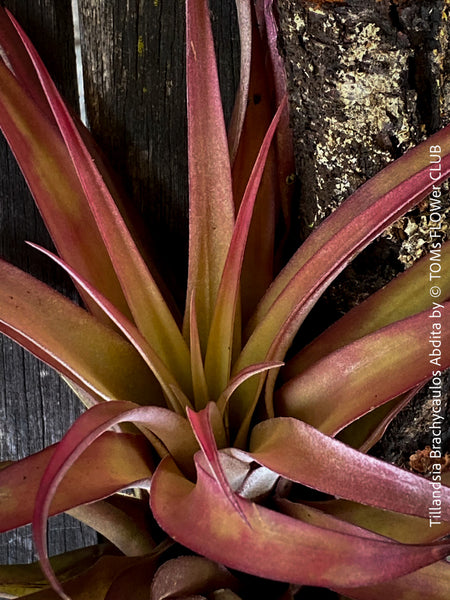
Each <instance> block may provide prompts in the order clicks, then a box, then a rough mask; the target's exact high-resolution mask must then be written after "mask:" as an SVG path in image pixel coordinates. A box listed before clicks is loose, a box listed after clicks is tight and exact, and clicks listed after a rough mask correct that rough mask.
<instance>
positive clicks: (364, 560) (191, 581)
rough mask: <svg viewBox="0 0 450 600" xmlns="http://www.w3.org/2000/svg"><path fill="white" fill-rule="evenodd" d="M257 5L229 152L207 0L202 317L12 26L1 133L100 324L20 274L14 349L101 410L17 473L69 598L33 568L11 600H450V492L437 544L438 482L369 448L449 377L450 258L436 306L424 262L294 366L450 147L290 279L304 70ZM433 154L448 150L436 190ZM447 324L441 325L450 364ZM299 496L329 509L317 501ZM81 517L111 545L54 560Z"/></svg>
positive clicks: (6, 513) (356, 212)
mask: <svg viewBox="0 0 450 600" xmlns="http://www.w3.org/2000/svg"><path fill="white" fill-rule="evenodd" d="M236 4H237V8H238V17H239V25H240V35H241V52H242V56H241V74H240V77H241V81H240V86H239V89H238V93H237V99H236V105H235V109H234V113H233V117H232V120H231V125H230V127H229V131H228V135H227V133H226V130H225V125H224V117H223V111H222V105H221V98H220V92H219V86H218V77H217V71H216V63H215V55H214V45H213V38H212V34H211V29H210V21H209V12H208V6H207V1H206V0H187V1H186V17H187V21H186V36H187V39H186V78H187V111H188V154H189V156H188V158H189V199H190V211H189V256H188V281H187V291H186V296H185V306H184V307H183V310H184V316H183V318H178V314H177V311H176V309H174V308H173V307H174V302H173V301H172V300H171V299H170V298H169V295H168V292H167V290H165V289H164V290H162V289H161V288H160V287H158V285H157V284H156V281H160V280H161V277H160V276H159V275H158V274H156V272H155V269H154V266H153V265H152V264H149V263H148V261H146V260H145V259H144V257H143V256H142V254H141V253H140V251H139V249H138V248H139V245H138V243H137V241H136V240H135V239H134V238H133V236H132V234H131V233H130V229H129V228H128V227H127V224H126V223H127V222H126V220H125V219H124V217H123V216H122V214H121V212H120V211H119V209H118V206H122V205H123V204H124V202H123V200H122V199H121V198H120V197H119V195H118V192H117V190H116V188H115V186H114V185H113V183H112V181H113V179H112V178H111V177H110V176H109V174H108V170H107V168H106V167H105V166H104V163H103V162H102V160H101V159H100V158H99V154H98V151H97V150H96V147H95V144H94V142H93V141H92V139H91V138H90V136H89V133H88V132H87V130H86V129H85V128H84V127H83V126H82V125H81V124H80V123H79V122H78V121H77V120H76V119H75V120H74V118H72V116H71V114H70V113H69V111H68V109H67V108H66V106H65V104H64V103H63V101H62V100H61V97H60V95H59V94H58V92H57V90H56V88H55V86H54V84H53V82H52V80H51V79H50V77H49V75H48V73H47V71H46V69H45V67H44V65H43V64H42V62H41V60H40V58H39V56H38V54H37V53H36V51H35V49H34V48H33V46H32V44H31V42H30V41H29V39H28V38H27V36H26V35H25V33H24V32H23V31H22V29H21V28H20V26H19V25H18V24H17V22H16V21H15V20H14V18H13V17H12V16H11V15H10V14H9V13H8V12H7V11H6V10H4V9H0V47H1V60H0V125H1V128H2V130H3V133H4V135H5V137H6V139H7V140H8V143H9V145H10V146H11V148H12V150H13V152H14V154H15V156H16V158H17V161H18V162H19V164H20V166H21V168H22V171H23V173H24V175H25V177H26V180H27V182H28V185H29V187H30V189H31V191H32V193H33V196H34V198H35V201H36V203H37V205H38V206H39V209H40V212H41V214H42V216H43V218H44V220H45V223H46V225H47V228H48V230H49V232H50V234H51V236H52V238H53V240H54V243H55V246H56V248H57V251H58V256H56V255H53V254H51V253H50V252H48V251H47V250H44V249H42V248H41V249H40V250H41V251H42V252H44V253H45V254H47V255H48V256H49V257H50V258H52V259H53V260H54V261H56V262H57V263H58V264H59V265H60V266H61V267H62V268H63V269H65V270H66V271H67V272H68V273H69V275H70V276H71V278H72V280H73V281H74V283H75V285H76V287H77V289H78V290H79V293H80V296H81V298H82V300H83V302H84V306H85V308H81V307H79V306H76V305H75V304H73V303H72V302H71V301H70V300H68V299H66V298H65V297H63V296H61V295H60V294H58V293H57V292H55V291H53V290H52V289H50V288H49V287H47V286H46V285H44V284H43V283H41V282H39V281H37V280H36V279H34V278H32V277H31V276H29V275H27V274H25V273H24V272H22V271H20V270H18V269H17V268H15V267H13V266H11V265H10V264H8V263H6V262H4V261H1V262H0V330H1V331H2V332H3V333H5V334H6V335H8V336H10V337H11V338H12V339H13V340H15V341H17V342H18V343H20V344H22V345H23V346H24V347H25V348H26V349H28V350H29V351H30V352H32V353H34V354H35V355H36V356H37V357H39V358H40V359H42V360H43V361H45V362H46V363H47V364H49V365H50V366H51V367H53V368H54V369H56V370H57V371H59V372H60V373H61V374H62V376H63V377H64V378H65V379H66V380H68V381H69V382H70V384H71V385H72V386H73V387H74V389H76V390H77V392H78V394H79V396H80V398H81V399H82V400H83V402H84V403H85V404H86V406H87V410H86V411H85V412H84V413H83V414H82V416H81V417H80V418H79V419H78V420H77V421H76V422H75V423H74V425H73V426H72V427H71V428H70V429H69V431H68V432H67V434H66V435H65V436H64V438H63V439H62V440H61V441H60V442H59V443H57V444H55V445H53V446H51V447H49V448H47V449H45V450H44V451H42V452H40V453H38V454H35V455H33V456H30V457H28V458H26V459H24V460H20V461H17V462H15V463H13V464H10V465H7V466H5V467H4V468H3V469H2V470H1V471H0V485H1V488H0V489H1V504H0V524H1V526H2V530H4V531H7V530H10V529H13V528H15V527H19V526H21V525H23V524H25V523H30V522H32V524H33V528H34V539H35V544H36V548H37V551H38V554H39V557H40V564H41V566H42V569H43V571H44V573H45V575H46V577H47V578H48V581H49V587H45V586H44V587H43V584H42V581H41V578H40V575H39V574H37V573H36V568H35V566H34V565H31V566H15V567H2V568H1V569H0V589H1V590H2V591H3V592H4V593H9V594H11V595H13V596H16V597H17V596H19V597H22V596H25V595H27V594H30V596H29V597H30V598H33V599H36V600H46V599H50V598H55V597H57V596H58V595H59V596H60V597H61V598H69V597H70V598H73V599H74V600H76V599H79V600H81V599H85V598H95V599H96V600H99V599H108V600H113V599H116V598H123V597H126V595H127V593H128V592H127V590H132V593H133V597H135V598H136V597H137V598H141V597H142V598H149V597H150V598H152V599H153V600H159V599H162V598H204V597H207V598H216V599H217V598H243V599H246V598H255V597H256V596H255V593H256V592H255V589H256V588H255V586H256V585H257V582H258V581H259V579H260V578H262V579H266V580H273V581H276V582H280V584H279V586H277V585H275V586H274V587H273V588H272V587H271V588H270V589H271V590H272V589H273V591H272V592H271V593H272V596H273V598H280V599H281V598H283V599H288V598H292V599H293V598H295V597H301V596H300V595H298V594H301V590H302V586H318V587H322V588H329V589H331V590H334V591H336V592H337V593H338V594H340V595H341V596H342V597H344V596H345V597H347V598H353V599H355V600H375V599H382V598H387V597H389V598H396V599H397V600H417V599H418V598H420V599H421V600H422V599H423V598H427V600H445V599H447V598H448V594H449V590H450V565H449V564H448V563H447V562H446V561H445V558H446V557H447V556H448V555H449V554H450V540H449V539H448V535H449V534H450V489H449V488H448V487H447V486H446V485H445V484H446V483H448V481H447V480H446V479H445V477H446V475H445V474H443V473H442V474H441V484H442V485H441V487H440V488H439V493H440V496H439V500H440V522H439V524H438V525H436V526H435V527H432V528H431V527H430V525H429V507H430V506H431V505H432V502H433V488H432V487H431V486H430V482H429V481H427V480H426V479H425V478H423V477H420V476H418V475H415V474H413V473H409V472H406V471H402V470H401V469H399V468H397V467H395V466H392V465H390V464H387V463H385V462H383V461H381V460H378V459H376V458H373V457H371V456H369V455H367V454H366V452H367V450H368V449H370V447H371V446H372V445H373V444H374V442H375V441H376V440H377V439H378V438H379V437H380V436H381V434H382V432H383V431H384V429H385V427H386V425H387V423H389V421H390V420H391V419H392V417H393V415H394V414H396V412H398V410H399V408H400V407H401V406H404V405H405V404H406V403H407V402H408V400H409V399H410V398H411V396H412V395H413V393H414V391H415V390H416V389H417V387H418V386H420V385H422V384H423V383H424V382H425V381H427V380H428V379H430V378H431V377H433V376H434V377H437V375H436V373H437V372H438V373H439V374H442V372H443V371H444V369H446V368H447V367H449V365H450V327H449V326H448V325H449V317H450V303H449V301H448V298H449V296H450V244H449V243H448V242H447V243H442V244H440V246H439V252H440V264H441V271H442V274H443V276H442V279H441V280H440V289H441V295H440V297H439V299H438V300H437V299H433V298H431V297H430V293H429V289H428V287H427V285H426V283H427V281H428V269H429V262H428V259H427V258H425V259H423V260H421V261H419V262H417V263H416V264H415V265H414V266H413V267H412V268H410V269H409V270H408V271H406V272H405V273H403V274H401V275H400V276H398V277H397V278H396V279H395V280H393V281H392V282H391V283H390V284H388V285H387V286H386V287H384V288H383V289H381V290H380V291H378V292H377V293H375V294H373V295H372V296H371V297H369V298H368V299H367V300H366V301H364V302H362V303H361V304H359V305H358V306H357V307H356V308H354V309H352V310H351V312H350V313H348V314H347V315H345V316H344V317H343V318H342V319H341V320H339V321H338V322H336V323H335V324H334V325H332V326H331V327H330V328H329V329H327V330H326V331H325V332H324V333H323V334H321V335H320V336H319V337H318V338H316V339H315V340H314V341H313V342H311V343H310V344H308V345H307V346H306V347H304V348H303V349H302V350H300V352H299V353H298V354H297V355H295V356H293V357H292V358H290V359H289V360H288V361H286V352H287V350H288V349H289V347H290V346H291V343H292V341H293V339H294V336H296V335H297V333H298V331H299V329H300V340H301V325H302V322H303V321H304V319H305V317H306V316H307V314H308V313H309V312H310V310H311V308H312V307H313V305H314V304H315V303H316V301H317V300H318V298H319V297H320V295H321V294H322V293H323V291H324V290H325V289H326V288H327V286H328V285H329V284H330V283H331V282H332V281H333V280H334V279H335V278H336V276H337V275H338V274H339V273H340V272H341V271H342V270H343V269H344V268H345V266H346V265H347V264H348V263H349V262H350V261H351V259H352V258H354V257H355V255H356V254H357V253H358V252H360V251H361V250H362V249H364V248H365V247H366V246H367V245H368V244H369V243H370V242H371V241H372V240H374V239H375V238H376V237H377V236H378V235H379V234H380V233H382V232H383V230H384V229H385V228H386V227H388V226H389V225H390V224H392V223H393V222H394V221H395V220H396V219H398V218H399V217H400V216H401V215H402V214H404V213H405V212H406V211H407V210H409V209H410V208H412V207H414V206H415V205H417V204H418V203H419V202H421V201H422V200H424V199H425V198H426V197H427V195H428V194H430V192H432V191H434V190H436V189H438V186H439V185H440V184H441V183H442V182H443V181H444V180H445V179H446V178H447V177H448V176H449V175H450V129H448V128H447V129H443V130H442V131H440V132H438V133H436V134H435V135H434V136H433V137H432V138H431V139H429V140H428V141H427V142H425V143H422V144H421V145H419V146H418V147H416V148H414V149H412V150H410V151H409V152H408V153H407V154H405V155H404V156H402V157H401V158H400V159H398V160H397V161H395V162H393V163H392V164H390V165H389V166H387V167H386V168H385V169H384V170H383V171H381V172H380V173H378V174H377V175H376V176H374V177H373V178H372V179H370V180H369V181H368V182H367V183H365V184H364V185H363V186H362V187H361V188H359V189H358V190H357V191H356V192H355V193H354V194H353V195H352V196H350V197H349V198H348V199H347V200H346V201H345V202H344V203H343V204H342V205H341V206H340V207H339V208H338V209H337V210H335V212H333V213H332V214H331V216H329V217H328V218H327V219H326V220H325V221H324V222H323V223H322V224H321V225H320V226H319V227H317V229H316V230H315V231H314V232H313V233H312V234H311V235H310V236H309V237H308V239H307V240H306V241H305V242H304V243H303V244H302V246H301V247H300V248H299V249H298V250H297V252H295V254H294V255H293V256H292V257H291V258H290V260H289V261H287V263H286V264H285V265H284V266H283V268H282V269H281V270H280V269H278V268H277V267H276V261H275V260H274V257H275V256H276V255H279V253H278V247H277V239H278V237H277V235H276V232H279V231H280V229H281V228H282V225H283V223H285V222H286V220H287V214H288V205H289V193H290V191H289V180H290V175H291V174H292V171H293V160H292V145H291V140H290V135H289V129H288V113H287V99H286V92H285V87H286V86H285V80H284V72H283V66H282V62H281V59H280V57H279V55H278V53H277V33H276V23H275V19H274V16H273V13H272V2H270V1H267V0H266V1H263V0H257V1H256V2H255V3H254V4H253V3H251V2H250V0H236ZM255 94H258V98H259V101H258V103H255V102H252V101H248V98H254V97H255ZM430 147H434V148H439V153H440V163H439V164H440V170H439V174H438V176H437V177H436V178H434V179H431V178H430V169H429V167H430ZM285 224H286V223H285ZM444 274H445V275H444ZM431 310H437V311H439V315H440V319H441V323H442V330H441V334H440V340H441V345H440V353H439V361H438V363H437V364H431V363H430V360H429V341H428V338H429V327H430V319H429V315H430V311H431ZM343 439H345V443H344V442H343V441H342V440H343ZM289 482H294V487H295V484H302V485H303V486H307V487H308V488H313V489H314V490H318V491H319V492H322V493H323V494H327V496H325V498H326V499H323V498H324V496H323V495H322V496H321V498H322V499H321V501H318V500H309V501H306V500H299V499H298V497H295V496H294V495H293V494H292V489H293V487H292V485H291V484H290V483H289ZM126 488H134V490H135V493H134V495H133V496H127V495H123V494H121V493H119V492H120V491H121V490H124V489H126ZM63 511H70V512H71V514H73V515H75V516H76V517H77V518H79V519H80V520H82V521H84V522H86V523H88V524H90V525H92V526H93V527H94V528H95V529H97V530H98V531H99V532H100V533H102V534H103V536H104V537H106V538H107V539H108V540H109V541H110V542H111V543H110V544H102V545H99V546H98V547H95V548H89V549H85V550H80V551H77V552H75V553H73V554H70V555H67V556H60V557H56V558H55V559H53V560H52V561H50V560H49V558H48V555H47V551H46V521H47V517H48V515H51V514H56V513H59V512H63ZM168 548H169V550H168ZM229 569H232V571H230V570H229ZM248 575H251V576H253V577H249V576H248ZM296 594H297V595H296Z"/></svg>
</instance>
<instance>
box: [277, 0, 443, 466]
mask: <svg viewBox="0 0 450 600" xmlns="http://www.w3.org/2000/svg"><path fill="white" fill-rule="evenodd" d="M278 7H279V13H280V17H279V18H280V29H281V36H280V48H281V50H282V51H283V52H284V54H285V57H286V66H287V70H288V80H289V86H290V97H291V117H292V125H293V128H294V138H295V151H296V162H297V173H298V179H299V182H300V183H299V188H300V190H299V200H298V207H299V214H298V216H299V223H300V225H299V227H300V237H301V238H305V237H307V235H308V234H309V233H310V231H311V229H313V228H314V227H315V226H316V225H317V224H318V223H319V222H321V221H322V220H323V219H324V218H325V217H326V216H327V215H328V214H329V213H330V212H331V211H332V210H333V209H335V208H336V207H337V206H339V204H340V203H341V202H342V201H343V200H344V199H345V198H346V197H348V196H349V195H350V194H351V193H352V192H353V191H355V190H356V189H357V188H358V187H359V186H360V185H361V184H363V183H364V182H365V181H366V180H367V179H368V178H369V177H371V176H372V175H374V174H376V173H377V172H378V171H380V170H381V169H382V168H383V167H384V166H386V165H387V164H388V163H389V162H391V161H392V160H394V159H395V158H398V157H399V156H401V155H402V154H403V153H404V152H405V151H406V150H408V149H409V148H411V147H412V146H414V145H416V144H417V143H418V142H420V141H422V140H423V139H425V138H426V137H427V136H429V135H431V134H432V133H434V132H435V131H437V130H438V129H440V128H441V127H443V126H444V125H447V124H448V123H449V122H450V111H449V107H450V88H449V86H450V71H449V68H448V67H449V60H450V52H449V35H450V27H449V21H448V14H449V9H450V3H449V2H448V0H420V1H415V0H346V1H345V2H309V1H307V0H305V1H301V2H299V1H297V0H279V1H278ZM442 190H443V192H444V193H443V212H442V215H443V228H442V233H443V236H442V240H444V239H446V238H448V230H449V219H450V202H449V197H448V186H446V185H445V186H443V188H442ZM429 225H430V219H429V209H428V201H424V202H423V203H422V204H421V206H419V207H418V208H417V209H415V210H413V211H411V212H410V213H409V214H408V215H406V216H405V217H403V218H402V219H401V220H400V221H399V222H398V223H396V224H395V225H393V226H392V227H391V228H390V229H389V230H388V232H387V233H386V234H384V235H383V236H382V237H381V238H380V239H379V240H378V241H377V242H375V243H374V244H373V245H372V246H371V247H370V248H368V249H367V250H366V251H365V252H363V253H362V255H361V256H360V257H358V258H357V259H356V260H355V261H354V262H353V263H352V265H351V266H350V267H349V268H348V269H347V270H346V272H344V273H343V275H342V276H341V277H340V278H339V279H338V280H337V281H336V283H335V284H334V285H333V286H332V288H331V289H330V290H329V291H328V292H327V294H326V295H325V297H324V298H323V299H322V301H321V302H320V305H319V307H318V309H317V310H315V311H314V313H313V314H312V316H311V318H310V319H309V321H308V324H309V328H310V334H311V335H314V334H316V333H317V331H318V330H320V329H323V328H324V327H325V326H326V325H327V324H329V323H330V322H332V321H334V320H335V319H336V318H338V317H339V316H340V315H342V314H343V313H345V312H347V310H348V309H349V308H351V307H352V306H353V305H355V304H357V303H359V302H360V301H361V300H363V299H364V298H365V297H366V296H367V295H369V294H370V293H371V292H373V291H374V290H376V289H378V288H379V287H381V286H382V285H384V284H386V283H387V282H388V281H389V280H390V279H391V278H392V277H393V276H394V275H395V273H397V272H399V271H400V270H403V269H404V268H405V267H408V266H410V265H411V264H413V262H414V261H415V260H416V259H417V258H419V257H420V256H422V255H423V254H424V253H426V252H427V250H429V247H430V242H431V241H432V238H431V237H430V233H429ZM424 285H425V286H426V285H429V282H428V281H424ZM443 391H444V395H445V396H446V397H445V401H446V403H447V404H448V395H449V387H448V382H447V384H446V386H444V390H443ZM430 402H431V399H430V396H429V394H427V392H426V391H425V392H424V393H422V394H420V395H419V396H418V398H417V399H416V400H415V401H413V402H412V404H411V406H410V407H409V408H408V409H407V410H405V411H403V413H402V414H401V415H400V416H399V417H398V419H397V420H396V421H395V423H393V424H392V426H391V428H390V430H389V432H388V435H387V436H386V438H385V439H384V440H383V443H382V444H380V445H379V446H378V448H377V449H376V451H377V452H378V453H380V454H382V455H383V456H384V457H385V458H386V459H387V460H391V461H392V462H398V463H399V464H402V465H404V466H406V465H407V463H408V457H409V455H410V454H412V453H413V452H414V451H415V450H416V449H418V448H423V447H424V446H425V445H426V444H428V443H429V442H430V439H431V432H430V430H429V428H428V425H429V423H430V419H431V414H432V413H431V404H430ZM443 410H444V412H445V410H447V412H448V406H447V409H446V408H445V406H444V409H443ZM447 416H448V415H447ZM447 423H448V420H447ZM444 443H445V447H444V451H445V450H449V449H450V447H449V444H450V440H449V439H445V440H444Z"/></svg>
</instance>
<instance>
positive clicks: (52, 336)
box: [0, 260, 164, 404]
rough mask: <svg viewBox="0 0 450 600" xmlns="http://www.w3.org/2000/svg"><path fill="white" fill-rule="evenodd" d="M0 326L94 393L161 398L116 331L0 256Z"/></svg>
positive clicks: (105, 396)
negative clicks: (0, 258)
mask: <svg viewBox="0 0 450 600" xmlns="http://www.w3.org/2000/svg"><path fill="white" fill-rule="evenodd" d="M0 331H2V332H3V333H6V335H8V336H9V337H11V338H12V339H13V340H15V341H16V342H18V343H19V344H21V345H22V346H24V347H25V348H26V349H27V350H29V351H30V352H32V353H33V354H35V355H36V356H37V357H38V358H40V359H41V360H43V361H44V362H46V363H48V364H49V365H50V366H51V367H53V368H55V369H57V370H58V371H59V372H61V373H63V374H64V375H67V377H69V378H70V379H71V380H73V381H75V383H76V384H77V385H79V386H80V387H81V388H83V389H84V390H86V391H87V392H88V393H93V394H94V395H95V396H96V397H97V398H100V399H103V400H111V399H113V398H114V399H120V400H130V401H134V402H137V403H138V404H141V403H148V402H151V403H152V404H162V403H163V402H164V399H163V398H162V396H161V391H160V387H159V384H158V383H157V382H156V380H155V379H154V377H153V375H152V374H151V372H150V371H149V369H148V367H147V365H146V364H145V362H144V361H143V360H142V359H141V357H140V356H139V354H138V353H137V352H136V350H135V349H134V348H133V347H132V346H131V345H130V344H129V343H128V342H126V341H125V340H124V339H123V337H122V336H121V335H119V334H118V333H116V332H115V331H113V330H112V329H111V328H110V327H107V326H105V325H103V324H102V323H100V322H99V321H98V320H97V319H96V318H95V317H93V316H92V315H90V314H88V313H87V312H86V311H85V310H83V309H82V308H80V307H78V306H76V305H75V304H73V302H71V301H70V300H68V299H67V298H64V296H62V295H61V294H58V293H57V292H55V291H54V290H52V289H51V288H50V287H48V286H47V285H45V284H44V283H41V282H40V281H38V280H37V279H34V278H33V277H31V276H30V275H27V274H26V273H24V272H23V271H20V269H17V268H16V267H13V266H12V265H9V264H8V263H6V262H4V261H2V260H0Z"/></svg>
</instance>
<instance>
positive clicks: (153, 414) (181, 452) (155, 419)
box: [33, 402, 197, 598]
mask: <svg viewBox="0 0 450 600" xmlns="http://www.w3.org/2000/svg"><path fill="white" fill-rule="evenodd" d="M180 421H184V423H185V424H186V425H188V423H187V422H186V420H185V419H182V418H181V417H178V416H177V415H175V414H174V413H171V412H170V411H168V410H165V409H162V408H158V407H154V406H148V407H136V406H135V405H134V406H133V404H132V403H131V402H107V403H104V404H99V405H97V406H94V407H93V408H91V409H90V410H89V411H87V412H85V413H83V414H82V415H81V417H79V418H78V419H77V421H75V423H74V424H73V425H72V427H71V428H70V429H69V431H68V432H67V433H66V435H65V436H64V437H63V439H62V440H61V442H59V444H58V445H57V448H56V450H55V452H54V454H53V455H52V457H51V459H50V461H49V463H48V465H47V468H46V469H45V472H44V474H43V476H42V479H41V483H40V486H39V490H38V493H37V496H36V499H35V508H34V514H33V531H34V538H35V543H36V549H37V552H38V555H39V557H40V560H41V564H42V569H43V571H44V573H45V574H46V576H47V578H48V580H49V581H50V583H51V585H52V587H53V589H54V590H55V591H56V592H57V593H58V594H60V596H61V597H62V598H66V597H67V596H65V594H64V591H63V590H62V588H61V585H60V583H59V582H58V581H57V579H56V578H55V575H54V573H53V571H52V568H51V565H50V563H49V560H48V555H47V549H46V530H47V517H48V514H49V509H50V506H51V502H52V499H53V497H54V496H55V494H56V491H57V489H58V487H59V485H60V484H61V483H62V482H63V480H64V478H65V475H66V474H67V472H68V471H69V469H70V468H71V467H72V465H74V464H76V463H77V461H78V459H79V458H80V457H82V456H83V454H84V452H85V451H87V450H88V449H89V448H90V447H91V446H92V444H93V443H94V442H95V441H96V440H97V439H98V438H100V437H101V436H103V434H104V433H105V432H107V431H108V429H110V428H111V427H113V426H114V425H117V424H119V423H124V422H133V423H135V424H139V425H142V426H144V427H145V428H148V429H149V430H150V431H151V432H152V433H153V434H155V435H156V436H157V437H159V438H160V439H161V441H162V442H163V443H165V444H166V446H167V447H168V448H169V450H170V451H172V452H173V455H174V456H175V457H176V460H180V461H181V464H182V465H187V468H189V464H188V463H190V462H191V461H192V453H193V452H194V451H195V449H196V448H197V444H196V442H195V439H194V436H193V435H192V434H191V436H189V435H187V436H186V435H183V433H184V432H183V428H182V427H179V425H180ZM180 434H181V435H180ZM97 466H98V468H102V465H101V463H100V464H98V465H97ZM131 468H132V466H131ZM129 484H130V485H131V484H134V486H136V485H137V483H136V481H134V480H133V481H131V480H130V481H129ZM148 484H149V479H148V476H147V481H146V482H145V481H144V482H143V484H142V485H145V486H148Z"/></svg>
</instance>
